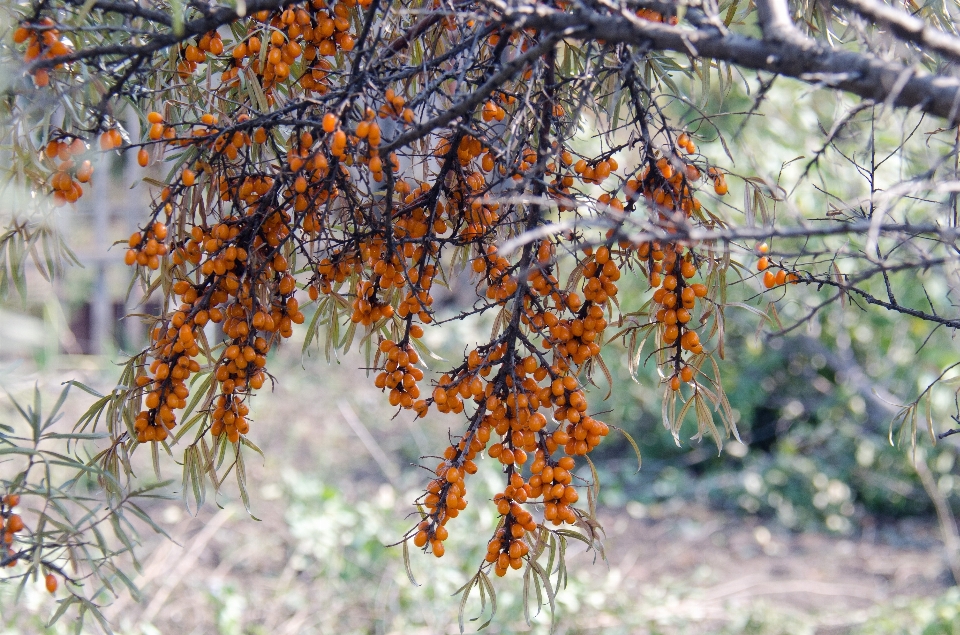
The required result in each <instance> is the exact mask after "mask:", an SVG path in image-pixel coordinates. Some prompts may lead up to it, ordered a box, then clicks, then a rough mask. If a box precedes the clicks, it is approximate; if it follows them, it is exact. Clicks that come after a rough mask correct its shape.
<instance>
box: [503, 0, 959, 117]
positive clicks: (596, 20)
mask: <svg viewBox="0 0 960 635" xmlns="http://www.w3.org/2000/svg"><path fill="white" fill-rule="evenodd" d="M487 1H488V2H490V3H491V4H493V5H494V6H495V7H497V8H498V9H499V10H500V12H501V13H502V15H503V20H504V22H505V23H506V24H507V25H508V26H510V27H511V28H515V29H523V28H535V29H540V30H541V31H544V32H552V33H562V34H563V35H564V37H568V38H571V39H578V40H592V39H602V40H604V41H605V42H607V43H608V44H617V43H620V44H630V45H635V46H642V47H645V48H648V49H653V50H661V51H676V52H678V53H683V54H686V55H694V56H699V57H702V58H706V59H714V60H719V61H724V62H729V63H731V64H736V65H737V66H740V67H743V68H750V69H754V70H759V71H767V72H770V73H776V74H779V75H784V76H786V77H793V78H795V79H799V80H801V81H804V82H806V83H808V84H811V85H815V86H827V87H830V88H835V89H839V90H843V91H846V92H849V93H852V94H854V95H857V96H859V97H862V98H864V99H870V100H873V101H875V102H878V103H881V102H889V103H891V104H892V105H894V106H898V107H905V108H918V109H919V110H922V111H924V112H927V113H930V114H932V115H936V116H938V117H942V118H943V119H946V120H947V121H948V122H949V123H950V124H951V125H952V124H955V123H957V121H958V120H960V116H958V115H960V80H957V79H955V78H953V77H948V76H945V75H931V74H929V73H927V72H925V71H922V70H918V69H914V68H908V67H906V66H904V65H902V64H898V63H895V62H887V61H884V60H881V59H879V58H877V57H874V56H873V55H869V54H865V53H856V52H852V51H844V50H840V49H835V48H832V47H830V46H829V45H827V44H826V43H824V42H821V41H819V40H813V39H810V38H806V37H803V36H800V37H787V38H785V39H777V40H767V39H764V40H759V39H756V38H751V37H747V36H744V35H740V34H737V33H730V32H727V33H722V32H720V30H719V29H714V28H710V29H697V30H690V29H686V28H681V27H678V26H669V25H666V24H662V23H658V22H649V21H645V20H640V19H639V18H635V17H634V19H631V18H630V17H629V16H628V15H627V14H626V12H624V13H622V14H620V15H608V14H601V13H598V12H596V11H593V10H591V9H586V8H580V9H578V10H576V11H574V12H566V13H564V12H559V11H556V10H554V9H551V8H548V7H545V6H542V5H523V6H518V7H510V6H508V5H507V4H506V3H504V2H503V1H502V0H487ZM776 15H777V13H776V12H774V14H773V16H772V17H770V20H771V21H772V23H775V24H779V23H780V20H779V19H778V18H776Z"/></svg>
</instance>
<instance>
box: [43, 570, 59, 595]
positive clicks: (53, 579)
mask: <svg viewBox="0 0 960 635" xmlns="http://www.w3.org/2000/svg"><path fill="white" fill-rule="evenodd" d="M45 583H46V587H47V591H48V592H49V593H56V592H57V576H55V575H53V574H52V573H48V574H47V577H46V580H45Z"/></svg>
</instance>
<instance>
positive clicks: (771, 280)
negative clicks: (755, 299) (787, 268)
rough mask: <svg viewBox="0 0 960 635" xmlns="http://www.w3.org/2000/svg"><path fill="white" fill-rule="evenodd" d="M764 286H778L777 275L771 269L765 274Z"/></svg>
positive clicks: (770, 287) (769, 287)
mask: <svg viewBox="0 0 960 635" xmlns="http://www.w3.org/2000/svg"><path fill="white" fill-rule="evenodd" d="M763 286H765V287H766V288H768V289H772V288H773V287H775V286H777V275H776V274H775V273H773V272H772V271H770V270H769V269H768V270H767V271H766V273H764V274H763Z"/></svg>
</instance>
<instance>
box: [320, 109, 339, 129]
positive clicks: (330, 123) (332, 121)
mask: <svg viewBox="0 0 960 635" xmlns="http://www.w3.org/2000/svg"><path fill="white" fill-rule="evenodd" d="M336 129H337V116H336V115H335V114H333V113H332V112H328V113H327V114H325V115H324V116H323V131H324V132H327V133H330V132H333V131H334V130H336Z"/></svg>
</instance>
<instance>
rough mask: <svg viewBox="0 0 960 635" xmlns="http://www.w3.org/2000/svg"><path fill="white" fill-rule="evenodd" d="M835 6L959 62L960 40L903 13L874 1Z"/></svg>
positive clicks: (846, 0)
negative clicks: (842, 7) (855, 13)
mask: <svg viewBox="0 0 960 635" xmlns="http://www.w3.org/2000/svg"><path fill="white" fill-rule="evenodd" d="M835 4H838V5H840V6H844V7H847V8H849V9H852V10H854V11H855V12H857V13H858V14H860V15H861V16H863V17H864V18H866V19H868V20H869V21H870V22H872V23H873V24H875V25H877V26H883V27H886V28H888V29H890V31H891V32H892V33H893V34H894V35H896V36H897V37H898V38H900V39H901V40H906V41H907V42H913V43H914V44H916V45H917V46H921V47H923V48H924V49H930V50H934V51H936V52H937V53H940V54H941V55H943V56H944V57H948V58H950V59H952V60H953V61H955V62H960V38H957V37H954V36H953V35H950V34H949V33H944V32H943V31H938V30H937V29H932V28H930V27H929V26H927V24H926V23H925V22H924V21H923V20H921V19H920V18H917V17H915V16H912V15H910V14H909V13H907V12H906V11H900V10H899V9H896V8H894V7H891V6H888V5H886V4H884V3H882V2H877V1H876V0H838V1H837V2H836V3H835Z"/></svg>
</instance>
